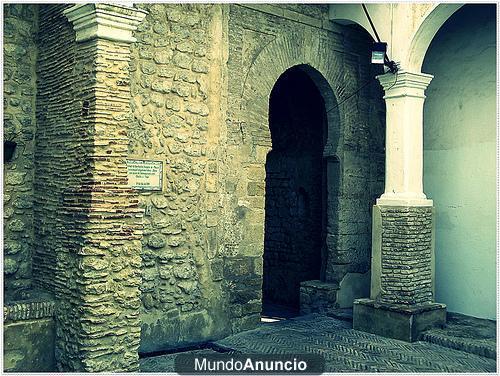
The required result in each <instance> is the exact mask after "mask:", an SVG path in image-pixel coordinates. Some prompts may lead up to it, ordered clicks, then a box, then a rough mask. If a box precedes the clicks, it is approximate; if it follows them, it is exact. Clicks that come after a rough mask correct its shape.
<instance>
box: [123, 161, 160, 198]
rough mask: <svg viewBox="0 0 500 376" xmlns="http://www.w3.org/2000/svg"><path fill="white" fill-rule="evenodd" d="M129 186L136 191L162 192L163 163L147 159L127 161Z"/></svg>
mask: <svg viewBox="0 0 500 376" xmlns="http://www.w3.org/2000/svg"><path fill="white" fill-rule="evenodd" d="M127 174H128V185H129V186H130V187H132V188H135V189H142V190H148V191H161V190H162V187H163V162H162V161H152V160H146V159H127Z"/></svg>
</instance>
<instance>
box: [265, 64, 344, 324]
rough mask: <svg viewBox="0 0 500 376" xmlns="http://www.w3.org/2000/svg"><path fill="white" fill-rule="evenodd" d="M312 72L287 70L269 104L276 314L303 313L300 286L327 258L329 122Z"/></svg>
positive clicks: (269, 215)
mask: <svg viewBox="0 0 500 376" xmlns="http://www.w3.org/2000/svg"><path fill="white" fill-rule="evenodd" d="M308 72H313V68H310V67H308V66H303V65H300V66H295V67H292V68H290V69H288V70H287V71H285V72H284V73H283V74H282V75H281V76H280V78H279V79H278V81H277V82H276V84H275V86H274V88H273V90H272V92H271V95H270V99H269V128H270V131H271V138H272V150H271V151H270V152H269V153H268V154H267V158H266V184H265V200H266V202H265V235H264V237H265V238H264V268H263V271H264V274H263V297H262V300H263V312H264V313H265V314H270V315H272V314H273V312H276V311H279V308H280V307H282V308H281V310H287V311H295V312H298V311H299V301H300V294H299V292H300V283H301V282H303V281H308V280H319V279H320V277H321V271H322V260H323V259H324V258H325V256H326V255H323V254H322V253H325V252H326V247H325V240H326V239H325V236H326V224H327V220H328V210H327V205H326V202H327V193H328V191H327V186H326V175H327V169H326V167H327V164H326V160H325V159H324V157H323V151H324V147H325V143H326V133H327V132H326V131H327V127H328V122H327V113H326V108H325V102H324V99H323V97H322V96H321V93H320V91H319V90H318V88H317V86H316V85H315V84H314V82H313V80H312V79H311V78H310V76H309V74H308ZM337 166H338V164H337ZM333 186H338V182H333ZM330 214H334V213H330ZM330 217H331V216H330ZM330 221H332V218H330Z"/></svg>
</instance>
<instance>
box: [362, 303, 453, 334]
mask: <svg viewBox="0 0 500 376" xmlns="http://www.w3.org/2000/svg"><path fill="white" fill-rule="evenodd" d="M445 324H446V305H444V304H441V303H428V304H419V305H414V306H403V305H396V304H387V303H378V302H376V301H375V300H372V299H357V300H355V301H354V305H353V329H355V330H361V331H364V332H368V333H373V334H377V335H381V336H384V337H388V338H394V339H399V340H402V341H406V342H414V341H418V340H419V339H420V335H421V334H422V332H424V331H425V330H428V329H431V328H435V327H443V326H444V325H445Z"/></svg>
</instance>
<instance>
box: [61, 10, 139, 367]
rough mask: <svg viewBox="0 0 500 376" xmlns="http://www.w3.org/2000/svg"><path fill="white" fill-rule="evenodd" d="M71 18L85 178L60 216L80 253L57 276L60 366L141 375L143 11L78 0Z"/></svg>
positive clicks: (68, 197)
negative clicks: (135, 53) (134, 79)
mask: <svg viewBox="0 0 500 376" xmlns="http://www.w3.org/2000/svg"><path fill="white" fill-rule="evenodd" d="M64 14H65V15H66V17H67V18H68V20H69V21H70V22H71V23H72V24H73V28H74V30H75V32H76V42H77V46H76V52H75V62H74V69H75V70H76V71H77V72H81V74H79V75H77V77H78V78H77V79H76V81H77V82H75V83H74V84H75V85H77V87H79V88H81V91H80V92H79V93H78V94H79V95H80V97H81V98H82V104H81V106H82V107H81V113H80V118H79V119H78V122H79V124H80V128H82V130H81V133H80V138H78V137H76V138H75V139H76V140H77V139H80V141H79V142H80V143H79V144H75V145H73V147H74V148H77V149H78V148H80V149H81V151H82V152H81V153H80V154H79V158H80V161H79V162H80V164H81V165H86V166H87V170H86V171H87V172H86V173H85V176H83V177H81V179H79V180H78V182H76V180H75V183H74V184H72V186H73V188H72V189H71V190H67V191H66V193H65V196H64V203H63V206H62V210H61V212H62V214H63V215H64V218H65V221H66V222H71V223H74V225H73V226H68V228H72V229H73V230H72V231H70V232H67V234H66V235H65V236H66V237H67V239H69V240H68V241H67V242H68V244H69V245H70V246H71V247H72V248H74V249H70V252H68V253H62V252H61V254H60V255H58V261H57V264H58V266H57V274H56V278H59V279H61V280H64V281H66V282H65V285H66V286H68V288H67V289H66V290H64V289H62V288H58V290H57V295H58V300H59V304H60V307H61V308H60V310H59V312H58V315H57V320H58V329H57V343H56V357H57V362H58V367H59V368H60V370H65V371H86V372H102V371H115V372H118V371H137V370H138V366H139V363H138V348H139V341H140V320H139V309H140V293H139V286H140V283H141V277H140V267H141V258H140V251H141V235H142V234H141V217H142V211H141V210H140V209H139V207H138V198H137V196H136V194H135V193H134V191H132V190H131V189H129V188H128V187H127V169H126V157H127V153H128V135H127V128H128V117H129V116H130V107H129V103H130V98H131V94H130V86H129V85H130V78H129V66H128V64H129V59H130V57H129V56H130V44H131V43H132V42H134V41H135V39H134V38H133V37H132V32H133V30H135V29H136V27H137V25H138V24H139V23H140V21H141V20H142V19H143V18H144V17H145V12H143V11H140V10H137V9H134V8H131V7H126V6H121V5H109V4H78V5H75V6H72V7H70V8H68V9H66V10H65V11H64ZM82 145H85V147H82ZM69 179H72V178H69ZM63 255H64V257H63ZM70 286H71V288H69V287H70Z"/></svg>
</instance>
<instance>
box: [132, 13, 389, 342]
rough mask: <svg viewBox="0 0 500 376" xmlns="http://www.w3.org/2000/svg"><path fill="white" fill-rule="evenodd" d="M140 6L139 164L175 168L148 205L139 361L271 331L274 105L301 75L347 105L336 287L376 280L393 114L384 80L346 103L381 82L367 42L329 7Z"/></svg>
mask: <svg viewBox="0 0 500 376" xmlns="http://www.w3.org/2000/svg"><path fill="white" fill-rule="evenodd" d="M138 7H140V8H143V9H146V10H147V11H148V12H149V15H148V16H147V17H146V19H145V20H144V21H143V23H142V24H141V26H140V27H139V30H138V31H137V32H136V33H135V36H136V38H137V40H138V42H137V43H136V44H135V45H134V47H133V53H132V62H131V70H132V73H131V88H132V97H133V99H132V110H133V118H132V119H131V125H130V144H129V158H145V159H156V160H162V161H164V162H165V179H164V180H165V185H164V187H163V190H162V191H161V192H141V193H140V202H141V207H143V208H144V209H145V213H146V215H145V218H144V238H143V249H142V265H143V266H142V279H143V282H142V285H141V300H142V308H141V320H142V332H141V348H140V351H141V352H150V351H156V350H160V349H165V348H172V347H178V346H181V345H183V344H187V343H193V342H201V341H205V340H208V339H212V338H217V337H222V336H224V335H227V334H229V333H231V332H236V331H240V330H243V329H245V328H251V327H253V326H254V325H255V324H256V323H257V322H258V321H259V319H260V312H261V297H262V291H261V289H262V273H263V258H262V257H263V252H264V205H265V200H264V189H263V187H264V186H265V182H264V179H265V161H266V155H267V153H268V151H269V150H270V147H271V139H270V135H269V125H268V104H269V94H270V91H271V89H272V87H273V85H274V83H275V82H276V80H277V79H278V77H279V76H280V75H281V74H282V73H283V72H284V71H285V70H286V69H288V68H290V67H292V66H294V65H297V64H309V63H310V64H311V65H312V66H315V67H316V68H317V69H318V72H322V73H321V74H323V75H324V76H325V78H323V81H322V82H321V83H318V82H319V81H318V80H316V81H315V83H317V84H318V85H319V86H321V88H320V91H321V92H322V94H324V95H325V96H326V97H328V98H326V99H325V104H326V105H328V106H329V107H328V108H330V107H332V106H333V105H334V104H335V103H337V102H336V101H335V96H337V99H338V101H339V102H341V101H342V100H344V99H346V102H345V103H342V104H341V106H340V107H339V108H338V109H337V110H335V111H331V113H330V114H329V115H328V116H329V122H330V121H331V122H332V127H331V128H332V129H331V130H330V131H329V133H330V134H332V135H334V134H336V135H337V136H336V137H334V136H332V137H331V138H332V141H331V142H330V144H329V145H330V148H331V149H332V150H333V152H332V153H333V154H335V153H337V154H338V156H339V159H340V160H342V163H343V167H342V177H343V179H342V181H343V182H342V184H343V185H342V188H341V189H339V191H340V192H342V195H343V196H342V197H343V198H345V200H344V201H343V202H342V203H341V205H342V206H341V207H340V208H339V209H338V211H339V213H340V212H342V213H344V214H343V215H342V216H339V221H338V222H336V223H335V224H333V223H332V226H337V227H338V228H340V230H339V229H337V227H335V229H333V227H332V234H333V233H335V234H336V236H337V237H338V238H339V239H340V240H339V239H335V244H334V245H333V244H332V245H331V249H332V250H333V249H337V243H338V244H339V246H338V249H339V253H338V255H337V256H336V255H331V256H330V258H329V261H328V262H329V263H330V266H329V267H328V271H327V272H326V275H327V276H328V278H330V279H342V277H343V276H344V275H345V274H346V273H347V272H348V271H361V272H365V271H366V270H368V268H369V259H370V212H369V211H370V207H371V203H372V202H373V200H374V198H375V197H376V196H377V195H379V194H380V193H381V189H382V184H383V182H382V184H380V183H381V180H382V179H383V163H384V160H383V137H382V138H381V137H380V136H379V135H380V134H383V133H384V131H383V129H382V130H380V126H381V124H383V120H382V123H381V122H380V119H384V116H383V112H382V115H380V114H379V113H378V112H377V111H380V108H382V109H383V107H379V106H380V105H382V106H383V103H380V102H378V103H375V102H373V101H372V100H371V99H370V98H371V95H372V94H373V93H371V90H378V84H377V83H376V81H375V80H373V82H374V84H375V85H369V86H366V89H365V90H362V91H360V92H359V94H358V95H356V96H353V97H352V98H348V97H349V96H351V95H352V93H353V92H355V91H356V90H357V89H358V88H359V87H360V86H361V85H362V84H364V83H365V82H366V81H367V80H368V79H369V77H370V75H371V77H373V73H374V72H370V66H369V60H368V53H369V45H370V41H369V40H368V39H367V38H366V35H364V34H362V33H361V32H359V31H358V30H356V29H351V28H342V29H340V28H337V27H336V26H334V25H332V24H330V23H329V22H328V21H327V18H328V16H327V7H326V6H303V5H291V6H288V5H287V6H282V7H281V6H264V5H263V6H259V5H255V6H253V5H252V6H248V7H247V6H240V5H200V4H182V5H179V4H153V5H149V4H139V5H138ZM253 8H255V9H253ZM273 12H274V13H276V15H273ZM344 32H345V33H346V35H347V36H346V37H344V36H343V35H342V33H344ZM290 40H295V41H296V42H294V43H295V44H298V45H295V44H294V43H292V44H290V43H289V41H290ZM311 45H312V46H311ZM311 47H313V49H311V50H308V49H309V48H311ZM305 50H308V51H307V53H306V54H303V55H300V53H302V52H303V51H305ZM344 51H352V52H349V53H346V52H344ZM296 56H299V57H300V58H297V57H296ZM302 57H303V58H304V59H302ZM318 74H319V73H318ZM321 74H319V75H320V76H321ZM312 75H313V76H314V75H315V73H314V72H313V73H312ZM324 82H328V83H330V85H331V87H329V88H326V86H328V85H325V83H324ZM322 85H323V86H322ZM372 86H375V89H373V88H372ZM328 90H329V91H328ZM377 94H380V93H379V92H377ZM372 108H373V109H375V110H374V111H372ZM382 111H383V110H382ZM333 123H335V124H333ZM340 123H342V124H340ZM341 131H342V132H341ZM340 133H341V135H339V134H340ZM340 145H341V146H340ZM344 145H347V146H344ZM337 146H339V148H338V149H337ZM344 161H345V163H344ZM372 198H373V200H372ZM331 201H332V205H335V208H338V207H339V206H338V205H339V204H338V201H339V200H337V199H336V198H332V200H331ZM333 202H335V203H333ZM332 210H333V209H332ZM335 210H336V209H335ZM332 218H333V216H332ZM324 269H326V267H324Z"/></svg>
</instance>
